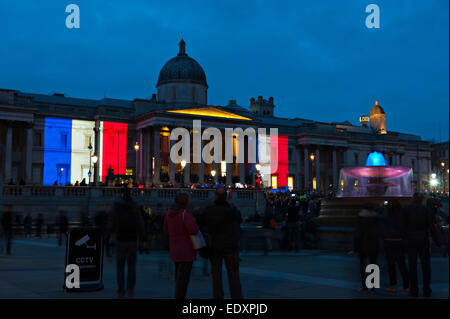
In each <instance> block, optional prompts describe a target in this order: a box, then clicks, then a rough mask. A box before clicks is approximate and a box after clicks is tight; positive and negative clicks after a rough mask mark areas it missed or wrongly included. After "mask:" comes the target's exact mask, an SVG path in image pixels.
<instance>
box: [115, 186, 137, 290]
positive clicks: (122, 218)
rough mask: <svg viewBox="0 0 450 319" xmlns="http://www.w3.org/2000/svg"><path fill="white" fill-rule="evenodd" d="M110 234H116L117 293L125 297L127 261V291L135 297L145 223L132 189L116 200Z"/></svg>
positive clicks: (123, 192) (124, 190) (125, 190)
mask: <svg viewBox="0 0 450 319" xmlns="http://www.w3.org/2000/svg"><path fill="white" fill-rule="evenodd" d="M107 229H108V231H107V232H108V234H111V233H114V234H115V236H116V267H117V286H118V290H117V295H118V297H119V298H124V297H125V284H124V281H125V263H126V264H127V266H128V276H127V293H128V297H129V298H133V297H134V287H135V284H136V259H137V248H138V241H139V240H142V235H143V233H144V225H143V222H142V217H141V214H140V210H139V207H138V206H137V205H136V203H135V202H134V201H133V199H132V197H131V190H130V189H129V188H124V189H123V190H122V199H121V200H120V201H118V202H116V203H115V204H114V206H113V208H112V210H111V215H110V218H109V220H108V226H107Z"/></svg>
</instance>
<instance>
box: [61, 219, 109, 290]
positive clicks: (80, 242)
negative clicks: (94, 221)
mask: <svg viewBox="0 0 450 319" xmlns="http://www.w3.org/2000/svg"><path fill="white" fill-rule="evenodd" d="M67 236H68V237H67V246H66V268H67V266H68V265H71V266H73V265H75V266H76V267H78V268H79V282H80V288H81V289H83V288H84V290H86V289H89V288H92V290H96V289H99V287H103V284H102V275H103V242H102V234H101V232H100V230H99V229H98V228H95V227H89V228H76V229H71V230H70V231H69V232H68V235H67ZM67 276H70V273H67V272H66V278H67ZM65 289H66V290H77V289H78V288H73V287H68V285H67V284H65ZM89 290H90V289H89Z"/></svg>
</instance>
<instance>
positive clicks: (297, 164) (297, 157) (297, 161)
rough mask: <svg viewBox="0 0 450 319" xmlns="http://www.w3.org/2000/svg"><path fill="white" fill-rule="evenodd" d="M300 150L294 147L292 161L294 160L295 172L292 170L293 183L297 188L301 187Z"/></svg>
mask: <svg viewBox="0 0 450 319" xmlns="http://www.w3.org/2000/svg"><path fill="white" fill-rule="evenodd" d="M299 152H300V150H299V149H297V146H295V147H294V161H295V172H294V179H295V183H294V184H295V185H296V187H297V188H298V189H301V188H302V185H301V180H300V169H301V165H300V153H299Z"/></svg>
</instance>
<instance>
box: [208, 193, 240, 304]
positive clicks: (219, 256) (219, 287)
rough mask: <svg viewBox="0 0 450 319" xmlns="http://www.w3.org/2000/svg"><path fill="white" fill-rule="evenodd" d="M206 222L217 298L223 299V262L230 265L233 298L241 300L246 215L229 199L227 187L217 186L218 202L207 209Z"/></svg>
mask: <svg viewBox="0 0 450 319" xmlns="http://www.w3.org/2000/svg"><path fill="white" fill-rule="evenodd" d="M205 222H206V228H207V230H208V235H209V245H210V248H211V254H212V256H211V272H212V279H213V280H212V284H213V297H214V298H215V299H223V298H224V293H223V282H222V262H223V261H225V266H226V268H227V274H228V283H229V285H230V293H231V298H233V299H241V298H242V288H241V281H240V279H239V236H240V224H241V223H242V217H241V213H240V212H239V210H238V209H237V208H236V207H235V206H233V205H230V204H229V203H228V202H227V193H226V191H225V189H224V188H217V189H216V192H215V194H214V203H212V204H210V205H208V206H207V207H206V208H205Z"/></svg>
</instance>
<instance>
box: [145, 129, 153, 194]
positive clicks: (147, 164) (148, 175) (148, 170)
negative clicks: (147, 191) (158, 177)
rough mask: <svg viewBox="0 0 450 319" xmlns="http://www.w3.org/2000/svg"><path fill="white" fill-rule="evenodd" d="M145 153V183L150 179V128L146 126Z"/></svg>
mask: <svg viewBox="0 0 450 319" xmlns="http://www.w3.org/2000/svg"><path fill="white" fill-rule="evenodd" d="M145 150H146V153H147V160H146V161H145V164H146V170H145V183H146V184H147V185H149V184H150V182H151V180H152V162H153V161H152V158H153V153H152V131H151V129H150V128H147V145H146V148H145Z"/></svg>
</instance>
